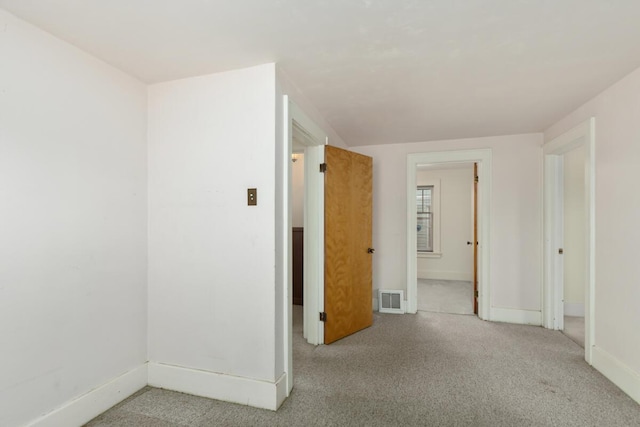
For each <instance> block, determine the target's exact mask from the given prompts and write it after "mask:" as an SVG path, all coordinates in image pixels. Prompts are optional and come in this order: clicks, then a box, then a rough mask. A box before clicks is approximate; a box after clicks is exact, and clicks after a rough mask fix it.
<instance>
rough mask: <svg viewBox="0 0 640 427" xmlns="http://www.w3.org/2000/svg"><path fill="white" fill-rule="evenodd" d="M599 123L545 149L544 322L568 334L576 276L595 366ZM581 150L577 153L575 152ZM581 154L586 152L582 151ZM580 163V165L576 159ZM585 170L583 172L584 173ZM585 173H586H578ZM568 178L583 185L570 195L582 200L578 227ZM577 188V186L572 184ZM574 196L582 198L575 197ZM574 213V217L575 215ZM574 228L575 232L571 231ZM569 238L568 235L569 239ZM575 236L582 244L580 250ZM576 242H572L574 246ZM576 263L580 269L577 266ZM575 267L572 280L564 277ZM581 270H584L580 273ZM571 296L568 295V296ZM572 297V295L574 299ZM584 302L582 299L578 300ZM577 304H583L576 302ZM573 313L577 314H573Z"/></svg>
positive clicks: (588, 354) (591, 121)
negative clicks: (568, 313)
mask: <svg viewBox="0 0 640 427" xmlns="http://www.w3.org/2000/svg"><path fill="white" fill-rule="evenodd" d="M594 135H595V119H594V118H591V119H589V120H587V121H585V122H583V123H581V124H580V125H578V126H576V127H575V128H573V129H571V130H570V131H568V132H566V133H564V134H562V135H560V136H559V137H557V138H555V139H553V140H551V141H549V142H548V143H547V144H545V146H544V149H543V151H544V286H543V293H544V295H543V297H544V298H543V300H544V307H543V321H544V326H545V327H546V328H549V329H556V330H564V329H565V311H567V310H568V311H572V310H576V307H575V306H572V305H571V304H567V305H565V302H567V303H571V301H568V300H566V299H565V292H573V291H569V290H567V289H565V282H566V281H567V279H570V280H572V281H573V280H574V279H572V276H577V281H578V282H582V283H581V284H580V285H579V286H578V288H579V289H581V290H583V292H584V294H583V296H582V298H583V300H582V301H583V306H584V349H585V353H584V354H585V360H586V361H587V363H589V364H591V363H592V362H591V359H592V348H593V346H594V344H595V343H594V306H595V232H594V230H595V136H594ZM576 150H578V151H576ZM579 150H582V151H579ZM576 159H577V160H576ZM574 163H576V164H577V171H578V177H577V178H574V177H572V176H570V175H566V174H565V169H567V168H569V169H576V165H574ZM580 169H581V171H580ZM580 172H582V173H580ZM565 179H570V180H571V181H580V180H582V183H583V186H581V187H579V189H578V190H575V189H573V190H569V191H571V192H572V194H568V195H566V196H567V197H568V198H569V199H571V198H574V199H575V198H576V196H579V197H577V198H578V199H580V200H581V201H580V205H581V207H578V208H577V209H578V210H580V209H581V210H582V212H579V213H580V214H581V215H580V219H578V220H577V221H578V222H579V224H571V225H569V224H567V219H568V218H567V217H566V216H565V210H566V209H567V208H569V209H571V210H575V208H574V207H571V206H568V205H566V204H565V203H566V202H567V198H565V191H567V188H565V184H566V182H565ZM574 187H575V185H574ZM576 191H577V192H579V193H580V194H576ZM574 214H575V212H574ZM573 226H576V229H575V230H573V229H571V227H573ZM567 233H569V236H567V235H566V234H567ZM576 236H578V237H580V238H581V240H582V241H583V244H582V245H576V243H575V240H576ZM569 241H572V242H573V243H570V242H569ZM567 243H570V245H571V246H569V248H571V252H572V254H571V255H572V258H570V259H567V257H566V256H565V249H566V248H565V244H567ZM576 264H577V267H576ZM568 268H571V272H570V273H569V277H567V276H565V273H566V271H565V270H567V269H568ZM578 270H582V271H578ZM566 296H567V297H568V296H569V295H566ZM572 298H573V296H572ZM578 299H580V296H578ZM577 303H578V304H579V301H577ZM574 312H575V311H574Z"/></svg>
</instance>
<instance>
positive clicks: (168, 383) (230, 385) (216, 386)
mask: <svg viewBox="0 0 640 427" xmlns="http://www.w3.org/2000/svg"><path fill="white" fill-rule="evenodd" d="M149 385H150V386H153V387H160V388H164V389H168V390H174V391H180V392H182V393H188V394H193V395H196V396H203V397H208V398H210V399H217V400H223V401H226V402H233V403H240V404H242V405H248V406H254V407H256V408H263V409H270V410H272V411H275V410H276V409H278V408H279V407H280V405H281V404H282V402H284V400H285V399H286V397H287V380H286V374H282V376H281V377H280V378H278V379H277V380H276V381H275V382H269V381H261V380H254V379H250V378H242V377H234V376H232V375H225V374H218V373H215V372H209V371H201V370H196V369H190V368H183V367H181V366H174V365H165V364H162V363H156V362H149Z"/></svg>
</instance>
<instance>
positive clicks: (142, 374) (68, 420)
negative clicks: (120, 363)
mask: <svg viewBox="0 0 640 427" xmlns="http://www.w3.org/2000/svg"><path fill="white" fill-rule="evenodd" d="M146 385H147V364H146V363H145V364H143V365H140V366H139V367H137V368H135V369H133V370H131V371H129V372H127V373H124V374H122V375H120V376H119V377H116V378H114V379H113V380H111V381H109V382H107V383H106V384H103V385H101V386H99V387H98V388H95V389H93V390H91V391H90V392H88V393H86V394H83V395H82V396H80V397H78V398H77V399H74V400H72V401H70V402H68V403H67V404H65V405H64V406H62V407H60V408H58V409H55V410H54V411H52V412H49V413H48V414H46V415H43V416H42V417H40V418H38V419H36V420H35V421H33V422H31V423H30V424H28V425H29V426H32V427H49V426H51V427H60V426H80V425H83V424H85V423H86V422H88V421H90V420H91V419H93V418H95V417H97V416H98V415H100V414H101V413H103V412H104V411H106V410H107V409H109V408H111V407H112V406H114V405H116V404H118V403H120V402H121V401H123V400H124V399H126V398H127V397H129V396H131V395H132V394H134V393H135V392H136V391H138V390H140V389H141V388H143V387H145V386H146Z"/></svg>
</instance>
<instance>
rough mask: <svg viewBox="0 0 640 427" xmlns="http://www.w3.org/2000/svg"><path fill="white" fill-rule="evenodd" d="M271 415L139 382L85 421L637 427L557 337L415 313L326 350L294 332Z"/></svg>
mask: <svg viewBox="0 0 640 427" xmlns="http://www.w3.org/2000/svg"><path fill="white" fill-rule="evenodd" d="M294 310H295V318H296V320H295V321H296V332H295V335H294V341H295V342H294V363H295V366H294V368H295V371H294V372H295V388H294V391H293V393H292V395H291V396H290V397H289V399H288V400H286V401H285V402H284V404H283V405H282V407H281V408H280V410H278V411H277V412H271V411H266V410H260V409H255V408H250V407H247V406H241V405H235V404H231V403H224V402H219V401H214V400H209V399H205V398H200V397H194V396H189V395H185V394H181V393H175V392H171V391H165V390H160V389H155V388H150V387H147V388H145V389H143V390H141V391H140V392H139V393H137V394H136V395H134V396H133V397H131V398H129V399H127V400H126V401H124V402H123V403H121V404H120V405H118V406H116V407H114V408H112V409H111V410H109V411H107V412H105V413H104V414H103V415H101V416H99V417H97V418H96V419H94V420H93V421H91V422H90V423H89V424H88V426H91V427H98V426H138V427H143V426H154V427H158V426H607V427H612V426H640V405H638V404H637V403H636V402H634V401H633V400H631V399H630V398H629V397H628V396H627V395H625V394H624V393H623V392H622V391H620V390H619V389H618V388H617V387H616V386H614V385H613V384H612V383H611V382H609V381H608V380H607V379H606V378H604V377H603V376H602V375H600V374H599V373H598V372H597V371H595V370H594V369H593V368H591V367H590V366H588V365H587V364H586V363H585V362H584V360H583V356H582V355H583V349H582V348H580V346H578V345H576V344H575V343H574V342H573V341H571V340H570V339H568V338H567V337H566V336H565V335H563V334H562V333H560V332H554V331H549V330H545V329H543V328H540V327H533V326H521V325H509V324H501V323H490V322H484V321H481V320H479V319H478V318H477V317H475V316H456V315H449V314H439V313H427V312H419V313H418V314H417V315H393V314H378V313H376V314H375V315H374V325H373V326H372V327H371V328H369V329H366V330H364V331H361V332H359V333H357V334H354V335H352V336H350V337H347V338H345V339H343V340H341V341H338V342H336V343H334V344H331V345H327V346H319V347H314V346H311V345H308V344H306V343H305V342H304V340H303V339H302V336H301V330H300V329H301V326H300V318H301V307H294Z"/></svg>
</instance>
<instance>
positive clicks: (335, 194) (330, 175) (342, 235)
mask: <svg viewBox="0 0 640 427" xmlns="http://www.w3.org/2000/svg"><path fill="white" fill-rule="evenodd" d="M325 163H326V165H327V168H326V172H325V187H324V188H325V201H324V203H325V208H324V209H325V219H324V221H325V224H324V227H325V240H324V241H325V271H324V281H325V283H324V307H325V308H324V311H325V313H326V314H327V317H326V321H325V326H324V343H325V344H330V343H332V342H334V341H336V340H339V339H341V338H344V337H346V336H347V335H351V334H353V333H354V332H357V331H359V330H361V329H364V328H367V327H369V326H371V324H372V323H373V310H372V306H371V302H372V300H371V294H372V256H373V254H372V253H369V251H368V249H369V248H371V247H372V237H371V234H372V221H371V216H372V190H373V188H372V183H373V175H372V163H373V162H372V159H371V157H367V156H364V155H361V154H357V153H353V152H350V151H347V150H342V149H340V148H336V147H331V146H326V147H325Z"/></svg>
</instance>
